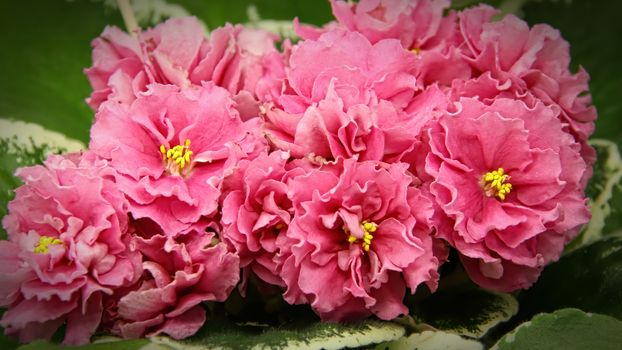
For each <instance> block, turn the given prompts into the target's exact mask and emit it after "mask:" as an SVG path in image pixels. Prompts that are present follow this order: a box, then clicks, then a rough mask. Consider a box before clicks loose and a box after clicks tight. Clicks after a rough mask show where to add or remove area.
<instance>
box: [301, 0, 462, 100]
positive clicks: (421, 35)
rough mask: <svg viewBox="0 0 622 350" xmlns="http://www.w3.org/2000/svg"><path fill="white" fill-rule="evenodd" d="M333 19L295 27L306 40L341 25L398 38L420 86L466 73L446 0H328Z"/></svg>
mask: <svg viewBox="0 0 622 350" xmlns="http://www.w3.org/2000/svg"><path fill="white" fill-rule="evenodd" d="M330 3H331V6H332V9H333V14H334V15H335V17H336V19H337V22H330V23H328V24H326V25H325V26H324V27H323V28H321V29H317V28H314V27H312V26H307V25H301V24H299V23H298V21H297V20H294V28H295V29H296V32H297V34H298V35H300V36H301V37H302V38H304V39H312V40H317V39H318V38H319V37H320V35H322V34H323V33H325V32H328V31H332V30H335V29H338V28H344V29H347V30H349V31H352V32H357V33H360V34H362V35H363V36H365V38H367V39H368V40H369V41H370V42H371V43H372V44H375V43H377V42H379V41H381V40H384V39H397V40H399V41H400V43H401V44H402V46H403V47H404V48H405V49H407V50H409V51H411V55H412V56H413V58H416V60H415V68H414V70H413V71H412V73H413V74H414V75H415V76H416V77H417V86H418V88H425V87H427V86H429V85H430V84H434V83H439V84H441V85H450V84H451V82H452V80H454V79H464V78H468V77H470V73H471V68H470V67H469V65H468V63H467V62H466V61H465V60H464V58H463V57H462V56H461V55H460V50H459V49H458V46H459V41H457V40H456V39H457V37H458V23H457V16H456V13H455V12H454V11H451V12H449V13H448V14H447V15H446V16H443V12H444V11H445V10H446V9H447V8H448V7H449V1H447V0H414V1H413V0H363V1H359V2H356V3H355V2H351V1H340V0H331V1H330Z"/></svg>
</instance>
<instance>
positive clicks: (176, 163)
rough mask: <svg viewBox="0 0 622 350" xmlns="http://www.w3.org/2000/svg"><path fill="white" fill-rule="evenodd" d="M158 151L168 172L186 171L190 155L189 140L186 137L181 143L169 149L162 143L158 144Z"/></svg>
mask: <svg viewBox="0 0 622 350" xmlns="http://www.w3.org/2000/svg"><path fill="white" fill-rule="evenodd" d="M160 153H162V160H163V161H164V164H165V167H166V170H167V171H168V172H169V173H171V174H176V175H180V174H182V175H183V174H186V173H187V169H188V168H189V165H190V161H191V157H192V151H191V150H190V140H188V139H186V141H185V142H184V144H183V145H177V146H174V147H173V148H169V149H167V148H166V146H164V145H160ZM186 167H188V168H186Z"/></svg>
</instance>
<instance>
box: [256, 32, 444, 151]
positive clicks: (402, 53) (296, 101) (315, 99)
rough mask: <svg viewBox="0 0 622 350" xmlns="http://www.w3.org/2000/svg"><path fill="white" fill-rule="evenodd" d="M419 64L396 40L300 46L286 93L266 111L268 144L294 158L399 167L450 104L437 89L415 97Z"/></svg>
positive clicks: (336, 37)
mask: <svg viewBox="0 0 622 350" xmlns="http://www.w3.org/2000/svg"><path fill="white" fill-rule="evenodd" d="M415 60H416V58H415V56H414V55H412V54H411V53H410V52H408V51H406V50H404V49H403V48H402V47H401V45H400V44H399V42H398V41H397V40H382V41H380V42H378V43H376V44H375V45H372V44H370V43H369V41H368V40H367V39H365V38H364V37H363V36H362V35H360V34H358V33H354V32H346V31H343V30H335V31H332V32H328V33H325V34H323V35H322V36H321V37H320V38H319V39H318V40H317V41H312V40H306V41H304V42H302V43H300V44H298V46H296V47H294V48H293V50H292V54H291V57H290V60H289V66H290V69H289V70H288V72H287V84H288V86H289V89H288V90H286V91H285V92H284V93H283V95H282V96H281V97H280V98H279V99H278V101H277V103H276V104H268V105H266V106H265V109H264V115H265V119H266V136H267V137H268V139H269V140H270V142H271V143H272V144H273V146H275V147H276V148H278V149H282V150H287V151H290V152H291V154H292V156H294V157H305V156H314V157H317V156H319V157H323V158H325V159H336V158H337V157H346V158H347V157H352V156H354V155H358V156H359V157H360V158H359V159H361V160H368V159H370V160H383V161H395V160H399V159H400V157H401V155H402V154H403V153H405V152H407V151H408V150H409V148H410V147H411V145H412V142H413V140H415V139H416V138H417V137H418V134H419V131H420V129H421V126H422V125H424V124H425V122H426V121H427V120H428V119H430V118H432V117H433V113H435V112H434V111H435V110H436V109H443V108H444V105H445V104H446V97H445V95H444V94H443V93H442V92H441V91H440V90H439V89H438V88H436V87H435V86H431V87H430V88H428V89H427V90H426V91H423V92H421V93H420V94H418V95H415V91H416V85H415V82H416V81H415V78H414V76H413V75H412V74H411V73H409V71H410V70H411V69H412V68H413V67H414V64H415Z"/></svg>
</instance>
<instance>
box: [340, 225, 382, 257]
mask: <svg viewBox="0 0 622 350" xmlns="http://www.w3.org/2000/svg"><path fill="white" fill-rule="evenodd" d="M342 228H343V232H345V233H346V235H348V242H350V244H352V243H356V242H357V241H358V240H359V239H358V238H356V236H355V235H353V234H352V233H351V232H350V230H348V228H347V227H346V226H345V225H344V226H343V227H342ZM361 229H363V242H361V247H363V250H364V251H366V252H368V251H369V246H370V245H371V240H372V239H374V236H373V235H372V233H374V232H376V230H377V229H378V226H377V225H376V223H375V222H369V221H367V220H365V221H363V222H362V223H361Z"/></svg>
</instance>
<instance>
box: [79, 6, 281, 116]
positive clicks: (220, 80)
mask: <svg viewBox="0 0 622 350" xmlns="http://www.w3.org/2000/svg"><path fill="white" fill-rule="evenodd" d="M276 40H278V36H276V35H274V34H271V33H268V32H266V31H263V30H259V29H247V28H244V27H242V26H232V25H229V24H227V25H226V26H224V27H221V28H217V29H215V30H213V31H212V33H211V35H210V37H209V39H208V38H207V37H206V35H205V31H204V29H203V27H202V25H201V24H200V23H199V21H198V20H197V19H196V18H194V17H183V18H171V19H169V20H167V21H166V22H164V23H162V24H159V25H157V26H155V27H154V28H153V29H149V30H146V31H142V32H138V33H136V36H135V37H133V36H130V35H128V34H126V33H124V32H122V31H121V30H119V29H118V28H116V27H107V28H106V29H105V30H104V32H103V33H102V35H101V37H100V38H97V39H95V40H94V41H93V44H92V45H93V66H92V67H91V68H88V69H86V71H85V72H86V75H87V77H88V78H89V81H90V82H91V86H92V87H93V90H94V91H93V94H92V95H91V97H90V98H89V99H88V102H89V104H90V105H91V107H92V108H93V109H95V110H97V109H98V108H99V106H100V104H101V103H102V102H104V101H106V100H111V101H115V102H119V103H126V104H127V103H130V102H132V101H133V100H134V99H135V98H136V96H138V93H140V92H142V91H146V89H147V85H148V84H149V83H161V84H174V85H177V86H179V87H188V86H190V85H201V82H203V81H212V82H214V83H215V84H216V85H218V86H222V87H224V88H226V89H227V90H229V92H231V93H232V94H233V95H235V96H236V101H238V100H239V101H238V102H239V103H240V109H241V110H242V111H243V112H245V113H244V117H251V116H253V115H257V112H258V107H257V101H256V99H257V94H256V92H255V89H256V86H257V84H258V83H260V82H261V88H260V90H259V93H261V94H265V89H266V85H268V86H269V85H271V84H274V82H273V81H272V78H269V77H267V76H266V77H264V75H267V72H268V71H270V70H271V66H272V65H274V64H275V63H274V60H277V61H279V60H280V56H279V54H278V51H277V49H276V48H275V45H274V43H275V41H276ZM264 80H265V81H264ZM245 119H246V118H245Z"/></svg>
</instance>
